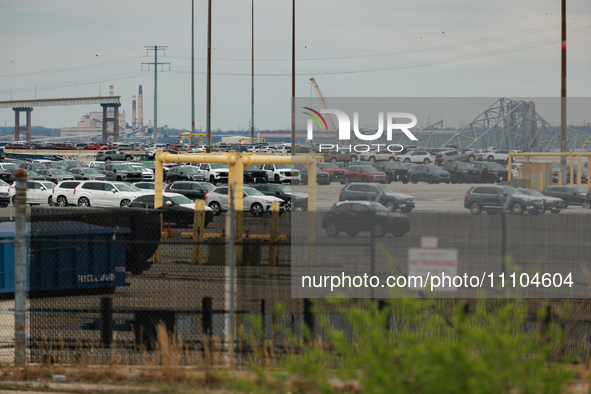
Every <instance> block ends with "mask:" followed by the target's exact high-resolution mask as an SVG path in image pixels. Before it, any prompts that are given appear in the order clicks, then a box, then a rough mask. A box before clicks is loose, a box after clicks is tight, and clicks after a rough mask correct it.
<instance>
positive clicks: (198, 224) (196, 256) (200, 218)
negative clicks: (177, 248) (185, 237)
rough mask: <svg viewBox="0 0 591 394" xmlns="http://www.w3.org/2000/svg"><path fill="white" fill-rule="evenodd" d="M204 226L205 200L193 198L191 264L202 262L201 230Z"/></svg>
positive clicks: (200, 263) (202, 230)
mask: <svg viewBox="0 0 591 394" xmlns="http://www.w3.org/2000/svg"><path fill="white" fill-rule="evenodd" d="M204 228H205V201H204V200H195V213H194V214H193V256H192V259H191V262H192V263H193V264H198V265H202V264H203V244H202V243H203V232H204Z"/></svg>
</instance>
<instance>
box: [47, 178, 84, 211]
mask: <svg viewBox="0 0 591 394" xmlns="http://www.w3.org/2000/svg"><path fill="white" fill-rule="evenodd" d="M81 182H82V181H63V182H60V183H58V184H57V185H55V187H54V188H53V189H52V191H51V200H52V202H53V204H54V205H56V206H58V207H67V206H68V205H76V202H77V200H76V196H75V192H76V187H77V186H78V185H79V184H80V183H81Z"/></svg>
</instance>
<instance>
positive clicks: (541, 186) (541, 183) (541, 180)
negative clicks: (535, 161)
mask: <svg viewBox="0 0 591 394" xmlns="http://www.w3.org/2000/svg"><path fill="white" fill-rule="evenodd" d="M542 190H544V172H543V171H540V190H539V191H540V192H541V191H542Z"/></svg>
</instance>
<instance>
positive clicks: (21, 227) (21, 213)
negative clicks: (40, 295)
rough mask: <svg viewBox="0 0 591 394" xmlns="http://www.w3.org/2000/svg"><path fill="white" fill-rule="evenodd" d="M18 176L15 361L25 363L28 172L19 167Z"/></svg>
mask: <svg viewBox="0 0 591 394" xmlns="http://www.w3.org/2000/svg"><path fill="white" fill-rule="evenodd" d="M15 177H16V195H15V197H14V200H15V203H16V217H15V234H14V243H15V245H14V330H15V332H14V334H15V335H14V362H15V364H16V365H24V364H25V346H26V338H25V327H26V324H27V321H26V319H27V315H26V307H27V305H26V303H27V173H26V172H25V170H23V169H19V170H17V171H16V173H15Z"/></svg>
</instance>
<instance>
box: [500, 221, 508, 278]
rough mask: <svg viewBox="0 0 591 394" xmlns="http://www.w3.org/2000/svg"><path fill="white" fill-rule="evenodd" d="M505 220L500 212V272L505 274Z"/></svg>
mask: <svg viewBox="0 0 591 394" xmlns="http://www.w3.org/2000/svg"><path fill="white" fill-rule="evenodd" d="M506 242H507V218H506V216H505V212H504V211H502V212H501V272H502V273H503V274H504V273H505V255H506V254H507V243H506Z"/></svg>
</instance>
